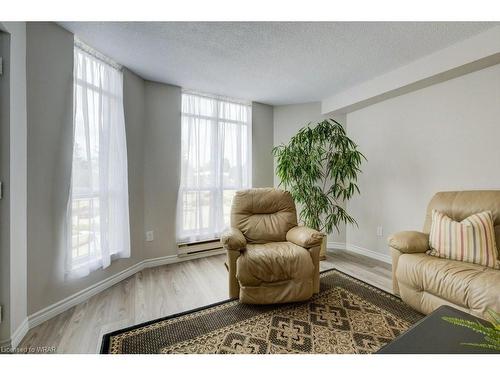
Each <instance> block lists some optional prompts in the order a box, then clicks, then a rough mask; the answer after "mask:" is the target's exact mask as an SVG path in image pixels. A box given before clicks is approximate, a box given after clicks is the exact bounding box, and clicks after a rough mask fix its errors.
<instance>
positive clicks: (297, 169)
mask: <svg viewBox="0 0 500 375" xmlns="http://www.w3.org/2000/svg"><path fill="white" fill-rule="evenodd" d="M273 154H274V156H275V157H276V161H277V164H276V175H277V176H278V177H279V179H280V180H281V182H280V185H283V186H284V188H285V189H287V190H289V191H290V193H291V194H292V196H293V198H294V199H295V201H296V202H297V203H298V204H299V207H300V214H299V216H300V220H301V221H302V222H303V223H304V225H306V226H308V227H311V228H314V229H316V230H318V231H321V232H326V233H331V232H332V231H333V229H334V228H335V229H336V230H337V232H338V231H339V225H340V224H342V223H351V224H355V223H356V220H355V219H354V218H353V217H352V216H351V215H349V214H348V213H347V211H346V210H345V209H344V207H343V203H344V202H346V201H347V200H349V199H350V198H351V197H352V196H353V195H354V194H355V193H359V188H358V185H357V176H358V173H360V172H361V170H360V166H361V162H362V160H363V159H365V160H366V158H365V157H364V156H363V154H362V153H361V152H360V151H358V149H357V145H356V143H354V142H353V141H352V140H351V139H350V138H349V137H348V136H347V134H346V132H345V129H344V127H343V126H342V125H341V124H340V123H338V122H337V121H335V120H333V119H327V120H323V121H321V122H319V123H318V124H316V125H315V126H314V127H312V126H311V124H309V125H307V126H305V127H303V128H302V129H300V130H299V132H298V133H297V134H296V135H295V136H293V137H292V139H290V142H289V143H288V144H287V145H280V146H276V147H274V148H273ZM325 251H326V239H325V240H324V241H323V246H322V256H323V257H324V255H325Z"/></svg>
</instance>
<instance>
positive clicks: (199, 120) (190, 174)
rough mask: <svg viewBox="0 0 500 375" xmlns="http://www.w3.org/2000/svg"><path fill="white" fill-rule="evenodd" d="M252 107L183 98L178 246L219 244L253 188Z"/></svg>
mask: <svg viewBox="0 0 500 375" xmlns="http://www.w3.org/2000/svg"><path fill="white" fill-rule="evenodd" d="M251 109H252V108H251V106H250V105H249V104H245V103H238V102H236V101H231V100H227V99H221V98H217V97H210V96H206V95H199V94H196V93H190V92H184V93H183V95H182V145H181V148H182V156H181V184H180V189H179V198H178V209H177V211H178V212H177V241H178V242H180V243H182V242H197V241H204V240H210V239H217V238H218V237H219V236H220V234H221V233H222V231H223V230H224V229H225V228H226V227H228V226H229V215H230V210H231V201H232V198H233V195H234V193H235V192H236V191H237V190H240V189H245V188H249V187H250V186H251V185H252V181H251V178H252V168H251V160H252V158H251V149H252V147H251V139H252V138H251V134H252V129H251V124H252V121H251Z"/></svg>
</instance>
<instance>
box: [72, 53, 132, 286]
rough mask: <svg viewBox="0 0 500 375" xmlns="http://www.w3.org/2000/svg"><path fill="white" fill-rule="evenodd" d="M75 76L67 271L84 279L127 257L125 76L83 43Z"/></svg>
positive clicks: (77, 60)
mask: <svg viewBox="0 0 500 375" xmlns="http://www.w3.org/2000/svg"><path fill="white" fill-rule="evenodd" d="M73 74H74V77H73V79H74V98H73V106H74V108H73V109H74V114H73V126H74V143H73V164H72V176H71V199H70V204H69V205H68V229H70V230H69V234H70V235H69V236H68V239H69V241H68V242H70V243H69V244H68V256H67V262H66V271H67V273H68V274H71V275H76V276H85V275H87V274H88V273H89V272H91V271H93V270H95V269H97V268H100V267H102V268H106V267H107V266H109V264H110V263H111V260H112V259H113V258H122V257H129V256H130V229H129V210H128V182H127V146H126V137H125V120H124V112H123V75H122V72H121V70H120V69H119V68H118V67H116V66H113V65H112V64H111V63H109V62H106V61H105V58H104V57H101V56H99V55H98V54H97V52H93V51H90V50H89V49H88V48H86V47H85V46H83V45H81V44H77V45H75V50H74V72H73Z"/></svg>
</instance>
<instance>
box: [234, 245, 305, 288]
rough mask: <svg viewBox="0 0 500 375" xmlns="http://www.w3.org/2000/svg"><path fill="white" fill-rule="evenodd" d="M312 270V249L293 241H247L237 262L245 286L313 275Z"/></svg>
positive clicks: (238, 271) (240, 280) (237, 273)
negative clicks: (254, 242) (255, 242)
mask: <svg viewBox="0 0 500 375" xmlns="http://www.w3.org/2000/svg"><path fill="white" fill-rule="evenodd" d="M313 270H314V265H313V262H312V258H311V255H310V254H309V251H308V250H306V249H304V248H303V247H300V246H297V245H295V244H293V243H291V242H270V243H265V244H248V245H247V248H246V250H244V251H243V253H242V254H241V255H240V256H239V257H238V260H237V262H236V278H237V279H238V281H239V282H240V285H242V286H260V285H263V284H272V283H279V282H286V281H289V280H305V279H312V274H313Z"/></svg>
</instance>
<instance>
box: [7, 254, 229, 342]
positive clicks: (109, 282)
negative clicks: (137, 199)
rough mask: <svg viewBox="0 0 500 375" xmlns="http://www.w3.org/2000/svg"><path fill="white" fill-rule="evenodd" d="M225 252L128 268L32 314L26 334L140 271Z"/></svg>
mask: <svg viewBox="0 0 500 375" xmlns="http://www.w3.org/2000/svg"><path fill="white" fill-rule="evenodd" d="M223 252H224V250H223V249H219V250H214V251H206V252H202V253H195V254H189V255H185V256H178V255H167V256H164V257H159V258H153V259H146V260H143V261H141V262H139V263H137V264H135V265H133V266H131V267H129V268H127V269H124V270H123V271H121V272H119V273H117V274H115V275H113V276H110V277H108V278H107V279H104V280H102V281H99V282H98V283H95V284H94V285H91V286H89V287H88V288H85V289H83V290H81V291H79V292H77V293H75V294H72V295H71V296H68V297H66V298H64V299H63V300H61V301H59V302H56V303H54V304H52V305H50V306H47V307H45V308H43V309H42V310H40V311H37V312H36V313H34V314H31V315H30V316H29V317H28V318H27V320H26V322H27V324H26V332H27V331H28V329H31V328H33V327H36V326H37V325H39V324H42V323H43V322H45V321H47V320H49V319H51V318H53V317H55V316H56V315H59V314H60V313H62V312H64V311H66V310H68V309H70V308H72V307H73V306H76V305H78V304H79V303H81V302H84V301H86V300H87V299H89V298H90V297H92V296H94V295H96V294H97V293H100V292H102V291H103V290H105V289H107V288H109V287H111V286H113V285H115V284H117V283H119V282H120V281H122V280H124V279H126V278H127V277H130V276H132V275H134V274H135V273H137V272H139V271H142V270H143V269H145V268H151V267H157V266H162V265H165V264H172V263H178V262H184V261H187V260H192V259H197V258H203V257H207V256H211V255H217V254H222V253H223ZM16 332H17V331H16ZM26 332H24V334H23V335H22V336H20V339H19V342H20V341H21V339H22V337H24V335H25V334H26ZM12 340H14V337H13V338H12Z"/></svg>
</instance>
